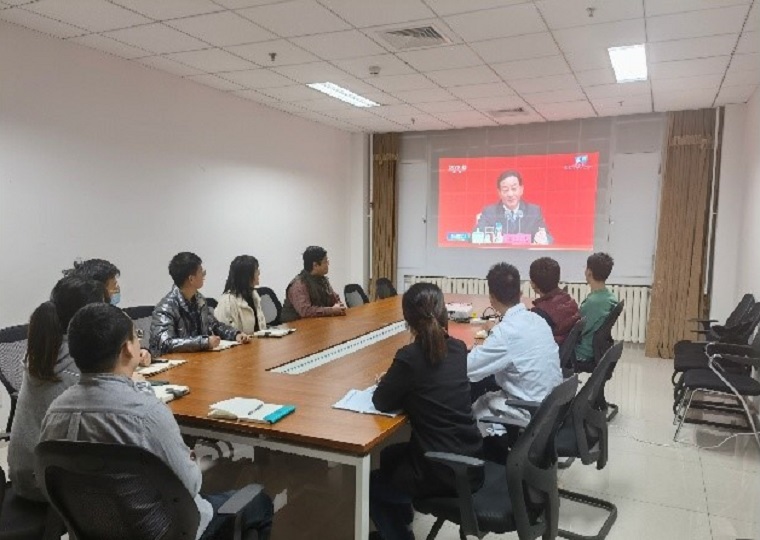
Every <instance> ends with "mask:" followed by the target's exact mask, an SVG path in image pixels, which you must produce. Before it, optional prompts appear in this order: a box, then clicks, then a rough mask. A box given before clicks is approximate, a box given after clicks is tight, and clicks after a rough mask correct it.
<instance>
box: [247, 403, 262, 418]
mask: <svg viewBox="0 0 760 540" xmlns="http://www.w3.org/2000/svg"><path fill="white" fill-rule="evenodd" d="M263 406H264V404H263V403H259V404H258V405H256V407H254V408H253V410H252V411H248V414H246V416H251V415H252V414H253V413H255V412H256V411H258V410H259V409H260V408H262V407H263Z"/></svg>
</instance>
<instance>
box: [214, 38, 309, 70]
mask: <svg viewBox="0 0 760 540" xmlns="http://www.w3.org/2000/svg"><path fill="white" fill-rule="evenodd" d="M225 49H226V50H228V51H230V52H231V53H233V54H236V55H238V56H242V57H243V58H245V59H246V60H250V61H251V62H254V63H256V64H258V65H260V66H266V67H280V66H289V65H293V64H306V63H308V62H316V61H317V60H319V58H317V57H316V56H314V55H313V54H311V53H310V52H308V51H305V50H303V49H302V48H300V47H297V46H295V45H293V44H292V43H290V42H289V41H287V40H285V39H278V40H275V41H263V42H261V43H249V44H247V45H233V46H231V47H225ZM269 53H276V56H275V59H274V60H272V58H271V57H270V56H269Z"/></svg>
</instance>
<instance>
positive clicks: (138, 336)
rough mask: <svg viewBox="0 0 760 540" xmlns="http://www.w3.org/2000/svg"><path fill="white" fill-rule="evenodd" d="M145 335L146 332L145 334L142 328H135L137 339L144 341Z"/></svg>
mask: <svg viewBox="0 0 760 540" xmlns="http://www.w3.org/2000/svg"><path fill="white" fill-rule="evenodd" d="M144 335H145V332H143V331H142V330H141V329H140V328H135V337H136V338H137V339H142V338H143V336H144Z"/></svg>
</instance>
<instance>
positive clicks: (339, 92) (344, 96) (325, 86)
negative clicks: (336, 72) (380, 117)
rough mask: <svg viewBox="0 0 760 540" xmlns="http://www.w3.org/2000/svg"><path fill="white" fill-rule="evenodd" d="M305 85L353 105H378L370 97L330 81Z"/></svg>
mask: <svg viewBox="0 0 760 540" xmlns="http://www.w3.org/2000/svg"><path fill="white" fill-rule="evenodd" d="M306 86H308V87H309V88H313V89H314V90H319V91H320V92H322V93H324V94H327V95H328V96H330V97H334V98H335V99H339V100H341V101H345V102H346V103H348V104H349V105H353V106H354V107H377V106H378V105H379V103H375V102H374V101H372V100H371V99H367V98H365V97H362V96H360V95H359V94H354V93H353V92H352V91H351V90H347V89H346V88H343V87H342V86H338V85H337V84H334V83H331V82H322V83H312V84H307V85H306Z"/></svg>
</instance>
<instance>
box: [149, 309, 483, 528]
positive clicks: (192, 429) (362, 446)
mask: <svg viewBox="0 0 760 540" xmlns="http://www.w3.org/2000/svg"><path fill="white" fill-rule="evenodd" d="M446 299H447V301H449V302H471V303H472V304H473V310H477V311H478V313H480V312H481V311H482V309H483V308H484V307H485V306H487V305H488V299H487V297H470V296H463V295H447V297H446ZM399 321H403V315H402V311H401V296H396V297H392V298H388V299H385V300H379V301H375V302H371V303H369V304H365V305H363V306H359V307H354V308H350V309H348V310H347V313H346V316H345V317H322V318H313V319H301V320H298V321H295V322H292V323H289V324H288V325H287V326H289V327H291V328H295V329H296V331H295V332H294V333H292V334H290V335H287V336H285V337H281V338H274V337H270V338H254V339H252V340H251V342H250V343H248V344H243V345H239V346H237V347H232V348H230V349H227V350H223V351H219V352H212V351H208V352H200V353H177V354H169V355H164V357H165V358H182V359H185V360H187V362H186V363H185V364H182V365H180V366H178V367H175V368H172V369H170V370H168V371H165V372H163V373H161V374H160V376H159V378H160V379H162V380H166V381H168V382H169V383H171V384H181V385H186V386H188V387H189V388H190V393H189V394H187V395H185V396H183V397H182V398H180V399H176V400H174V401H172V402H170V404H169V406H170V407H171V410H172V412H173V413H174V416H175V418H176V419H177V422H178V423H179V425H180V428H181V430H182V432H183V433H184V434H186V435H189V436H197V437H205V438H211V439H216V440H223V441H228V442H230V443H239V444H246V445H251V446H253V447H264V448H268V449H270V450H275V451H280V452H285V453H289V454H296V455H300V456H305V457H309V458H315V459H320V460H324V461H327V462H336V463H341V464H344V465H348V466H351V467H353V468H354V469H355V472H356V475H355V503H354V504H355V506H354V537H355V538H356V539H357V540H365V539H366V538H367V537H368V535H369V474H370V454H371V452H372V450H373V449H374V448H376V447H378V445H380V444H382V443H383V441H385V440H386V439H388V437H390V436H391V435H392V434H393V433H395V432H396V431H397V430H398V429H399V428H401V427H402V426H403V425H404V424H405V423H406V417H405V416H404V415H403V414H400V415H398V416H396V417H388V416H379V415H372V414H360V413H355V412H351V411H345V410H340V409H335V408H333V404H334V403H335V402H337V401H338V400H339V399H340V398H341V397H343V396H344V395H345V394H346V392H348V391H349V390H350V389H364V388H367V387H369V386H372V385H373V384H375V381H376V378H377V377H378V376H379V375H381V374H382V373H384V372H385V371H386V370H387V369H388V367H389V366H390V364H391V362H392V360H393V357H394V355H395V353H396V351H397V350H398V349H399V348H401V347H403V346H404V345H406V344H408V343H410V341H411V339H412V338H411V334H410V333H409V332H408V331H407V330H405V328H404V327H403V326H402V325H401V324H399ZM394 323H395V324H394ZM388 328H392V329H394V332H397V333H394V334H392V335H387V336H381V338H379V339H376V340H375V341H373V340H368V339H367V336H372V335H373V332H375V333H377V331H378V330H380V331H381V332H382V331H383V330H382V329H388ZM481 328H482V326H480V325H474V324H468V323H454V322H451V323H450V324H449V332H450V334H451V335H453V336H455V337H457V338H459V339H462V340H463V341H465V342H466V343H467V344H468V347H471V346H472V344H473V343H474V342H475V334H476V332H477V331H478V330H479V329H481ZM386 331H387V330H386ZM344 349H345V350H344ZM336 351H338V352H337V353H336ZM341 351H342V352H345V353H347V354H343V355H341ZM310 355H316V361H314V362H311V363H309V364H308V365H306V366H305V369H307V371H305V372H303V373H298V374H290V373H282V372H276V371H274V370H275V369H277V368H280V369H282V368H283V366H285V368H286V369H287V368H288V367H289V365H295V364H294V362H296V361H298V360H299V359H303V358H304V357H310ZM312 358H314V357H313V356H312ZM309 368H310V369H309ZM238 396H239V397H250V398H256V399H260V400H262V401H264V402H266V403H278V404H288V405H294V406H295V408H296V410H295V412H294V413H292V414H291V415H289V416H287V417H285V418H283V419H282V420H280V421H279V422H277V423H275V424H271V425H269V424H259V423H252V422H245V421H237V420H226V419H219V418H209V417H208V412H209V405H210V404H212V403H215V402H218V401H222V400H225V399H229V398H232V397H238Z"/></svg>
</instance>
